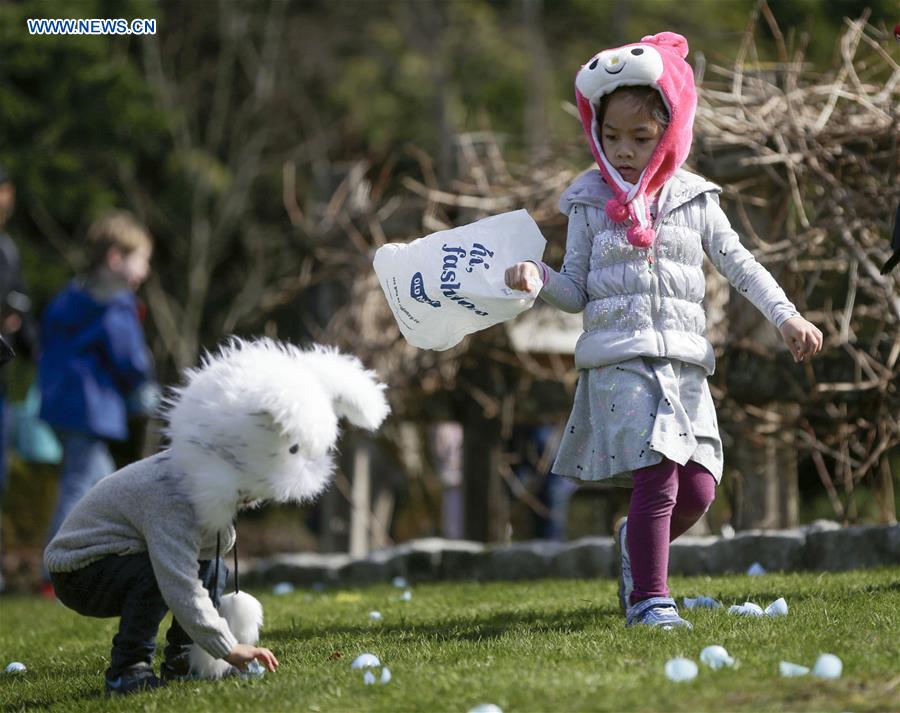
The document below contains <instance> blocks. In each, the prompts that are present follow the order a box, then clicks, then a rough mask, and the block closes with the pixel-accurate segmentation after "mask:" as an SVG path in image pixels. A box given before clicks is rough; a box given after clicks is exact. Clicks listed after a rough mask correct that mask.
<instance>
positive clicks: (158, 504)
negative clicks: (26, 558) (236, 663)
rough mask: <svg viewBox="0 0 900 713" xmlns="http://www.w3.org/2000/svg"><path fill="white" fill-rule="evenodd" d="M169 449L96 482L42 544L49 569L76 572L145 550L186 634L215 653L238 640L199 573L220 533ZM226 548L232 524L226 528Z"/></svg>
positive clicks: (222, 652)
mask: <svg viewBox="0 0 900 713" xmlns="http://www.w3.org/2000/svg"><path fill="white" fill-rule="evenodd" d="M182 478H183V476H182V475H181V474H180V473H178V472H176V471H175V470H174V468H173V466H172V462H171V460H170V458H169V453H168V451H164V452H162V453H158V454H157V455H154V456H151V457H150V458H145V459H144V460H141V461H138V462H137V463H133V464H132V465H129V466H127V467H125V468H123V469H121V470H119V471H117V472H116V473H113V474H112V475H110V476H108V477H106V478H104V479H103V480H101V481H100V482H99V483H97V484H96V485H95V486H94V487H93V488H91V489H90V490H89V491H88V493H87V495H85V496H84V498H82V500H81V501H80V502H79V503H78V504H77V505H76V506H75V508H74V509H73V510H72V512H71V513H70V514H69V516H68V517H67V518H66V520H65V522H63V525H62V527H61V528H60V530H59V532H58V533H57V535H56V537H54V538H53V540H52V541H51V542H50V544H49V545H47V549H46V550H45V551H44V562H45V564H46V566H47V569H48V570H49V571H50V572H71V571H74V570H76V569H80V568H81V567H85V566H87V565H89V564H90V563H91V562H95V561H97V560H99V559H101V558H103V557H106V556H108V555H129V554H135V553H137V552H147V553H148V554H149V556H150V562H151V563H152V565H153V573H154V575H155V576H156V582H157V584H158V585H159V591H160V592H161V593H162V596H163V599H164V600H165V602H166V604H167V605H168V606H169V609H171V610H172V614H173V615H174V616H175V618H176V619H177V620H178V622H179V623H180V624H181V626H182V627H183V628H184V630H185V631H186V632H187V633H188V635H189V636H190V637H191V638H192V639H193V640H194V641H195V642H196V643H198V644H199V645H200V646H202V647H203V648H204V649H205V650H206V651H208V652H209V653H210V654H211V655H212V656H215V657H216V658H223V657H225V656H226V655H227V654H228V653H229V652H230V651H231V650H232V649H233V648H234V647H235V646H236V645H237V639H235V637H234V635H233V634H232V633H231V630H230V629H229V628H228V624H227V623H226V622H225V620H224V619H223V618H222V617H220V616H219V613H218V612H217V611H216V608H215V607H214V606H213V603H212V600H211V599H210V597H209V594H208V593H207V591H206V589H205V588H204V587H203V584H202V583H201V582H200V579H199V577H198V576H197V561H198V560H201V559H204V560H206V559H213V558H214V557H215V556H216V533H215V532H204V531H203V530H202V528H201V526H200V524H199V522H198V520H197V516H196V513H195V510H194V508H193V506H192V505H191V503H190V501H189V500H188V499H187V497H186V495H185V493H184V489H183V488H182V487H180V484H181V480H182ZM221 535H222V537H221V551H222V553H225V552H228V551H229V550H230V549H231V548H232V547H233V546H234V539H235V535H234V528H233V527H229V528H228V529H227V530H223V531H222V532H221Z"/></svg>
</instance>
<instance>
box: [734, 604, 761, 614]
mask: <svg viewBox="0 0 900 713" xmlns="http://www.w3.org/2000/svg"><path fill="white" fill-rule="evenodd" d="M728 613H729V614H739V615H741V616H764V614H765V612H763V610H762V607H761V606H759V604H754V603H753V602H744V603H743V604H733V605H732V606H730V607H728Z"/></svg>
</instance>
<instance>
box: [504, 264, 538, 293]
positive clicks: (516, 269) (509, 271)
mask: <svg viewBox="0 0 900 713" xmlns="http://www.w3.org/2000/svg"><path fill="white" fill-rule="evenodd" d="M504 278H505V279H506V286H507V287H509V288H510V289H512V290H521V291H522V292H530V291H531V289H532V285H540V284H541V272H540V270H538V268H537V265H535V264H534V263H533V262H517V263H516V264H515V265H513V266H512V267H508V268H506V272H505V273H504Z"/></svg>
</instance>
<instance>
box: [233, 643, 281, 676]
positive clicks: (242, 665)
mask: <svg viewBox="0 0 900 713" xmlns="http://www.w3.org/2000/svg"><path fill="white" fill-rule="evenodd" d="M253 659H256V660H257V661H259V662H260V663H261V664H262V665H263V666H265V667H266V669H267V670H268V671H274V670H275V669H276V668H278V659H276V658H275V654H273V653H272V652H271V651H269V650H268V649H264V648H262V647H260V646H251V645H250V644H238V645H237V646H235V647H234V648H233V649H232V650H231V651H230V652H229V654H228V656H226V657H225V660H226V661H227V662H228V663H230V664H231V665H232V666H234V667H235V668H236V669H237V670H238V671H246V670H247V665H248V664H249V663H250V662H251V661H252V660H253Z"/></svg>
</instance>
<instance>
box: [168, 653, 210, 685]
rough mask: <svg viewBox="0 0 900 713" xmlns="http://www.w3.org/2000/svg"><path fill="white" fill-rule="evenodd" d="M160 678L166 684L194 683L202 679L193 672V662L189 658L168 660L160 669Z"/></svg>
mask: <svg viewBox="0 0 900 713" xmlns="http://www.w3.org/2000/svg"><path fill="white" fill-rule="evenodd" d="M159 677H160V679H162V680H163V681H164V682H166V683H169V682H170V681H194V680H197V679H198V678H200V677H199V676H198V675H197V674H195V673H194V672H193V671H191V662H190V660H189V659H188V658H187V657H182V658H177V659H172V660H168V659H167V660H166V661H164V662H163V663H162V665H161V666H160V667H159Z"/></svg>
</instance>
